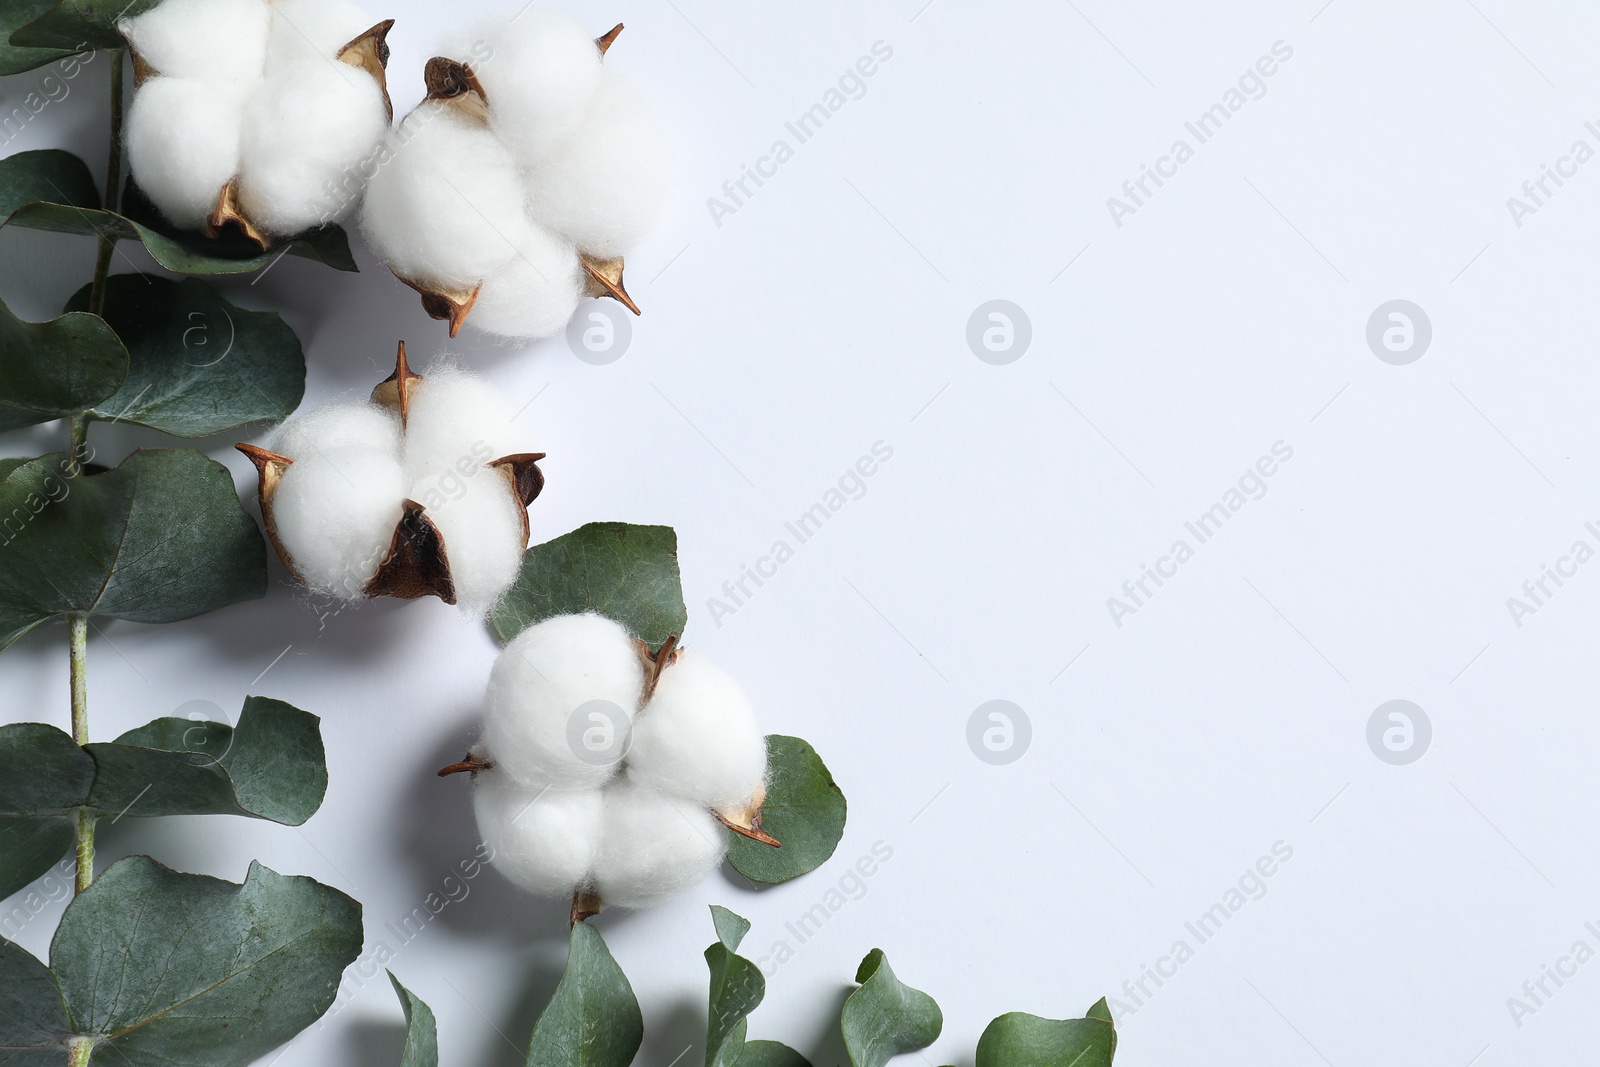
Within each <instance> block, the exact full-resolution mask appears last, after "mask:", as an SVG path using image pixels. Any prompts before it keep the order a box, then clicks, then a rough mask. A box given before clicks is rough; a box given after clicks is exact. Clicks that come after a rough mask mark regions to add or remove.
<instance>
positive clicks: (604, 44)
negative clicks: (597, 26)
mask: <svg viewBox="0 0 1600 1067" xmlns="http://www.w3.org/2000/svg"><path fill="white" fill-rule="evenodd" d="M620 36H622V23H620V22H619V23H617V24H616V25H615V26H613V27H611V28H610V29H609V30H607V31H606V32H605V33H603V34H601V35H600V36H599V37H596V38H595V39H594V43H595V47H597V48H599V49H600V54H601V55H605V54H606V52H608V51H609V50H610V49H611V44H612V42H613V41H615V40H616V39H617V38H618V37H620Z"/></svg>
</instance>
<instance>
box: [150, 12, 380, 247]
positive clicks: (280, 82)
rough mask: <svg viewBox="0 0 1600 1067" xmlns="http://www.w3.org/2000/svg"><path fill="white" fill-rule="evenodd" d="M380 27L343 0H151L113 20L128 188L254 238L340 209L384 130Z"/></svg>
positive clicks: (198, 222) (200, 222)
mask: <svg viewBox="0 0 1600 1067" xmlns="http://www.w3.org/2000/svg"><path fill="white" fill-rule="evenodd" d="M390 25H392V20H390V21H388V22H380V23H378V24H377V25H375V26H374V25H372V24H371V22H370V20H369V19H368V18H367V17H366V16H365V15H363V14H362V13H361V11H360V10H358V9H357V8H355V7H353V6H351V5H350V4H349V3H346V2H345V0H164V2H162V3H160V4H158V5H157V6H155V7H153V8H151V9H150V10H148V11H146V12H144V13H142V14H139V15H135V16H133V17H131V18H126V19H123V20H122V21H121V22H119V23H118V28H119V29H120V30H121V32H122V35H123V37H124V38H125V39H126V40H127V41H128V47H129V50H130V51H131V52H132V53H133V58H134V72H135V85H136V89H135V92H134V95H133V105H132V107H131V108H130V109H129V112H128V121H127V128H126V131H125V134H124V137H125V142H126V145H127V150H128V163H129V168H130V170H131V171H132V173H133V176H134V178H135V180H136V181H138V183H139V187H140V188H141V189H143V190H144V192H145V194H146V195H147V196H149V197H150V199H151V201H152V202H153V203H154V204H155V205H156V207H158V208H160V209H161V212H162V214H164V215H165V216H167V218H168V219H169V220H171V221H172V222H173V223H174V224H175V225H177V226H179V227H181V228H183V229H189V230H201V229H203V230H206V231H207V232H210V233H216V232H217V231H219V230H220V229H222V228H223V227H224V226H230V225H231V226H235V227H237V228H238V229H240V230H241V231H243V232H244V233H245V234H246V235H247V236H249V237H251V238H253V239H254V240H256V241H257V242H258V243H260V244H261V245H263V246H265V245H266V244H267V243H268V242H269V241H270V240H271V239H272V238H274V237H283V236H288V235H291V234H296V233H300V232H301V231H303V230H307V229H310V228H312V227H315V226H320V225H323V224H326V223H330V222H334V221H337V220H338V219H340V218H342V217H344V216H345V215H346V214H348V213H349V211H350V210H351V209H352V208H353V207H354V206H355V203H356V201H357V200H358V199H359V197H360V192H361V188H362V186H363V185H364V178H363V170H364V167H363V164H364V162H365V161H367V160H368V159H369V157H370V156H371V155H372V154H373V152H374V151H375V150H376V149H377V147H378V146H379V144H380V143H381V141H382V139H383V136H384V134H385V132H387V130H388V129H389V122H390V115H391V108H390V104H389V94H388V89H387V86H386V83H385V73H384V67H385V64H386V63H387V61H388V56H389V49H388V46H387V45H386V44H385V43H384V35H385V34H387V33H388V30H389V27H390Z"/></svg>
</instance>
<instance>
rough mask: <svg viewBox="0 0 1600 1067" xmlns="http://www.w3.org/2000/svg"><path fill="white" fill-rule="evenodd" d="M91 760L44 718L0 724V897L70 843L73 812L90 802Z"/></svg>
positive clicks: (33, 876) (39, 870) (19, 886)
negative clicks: (45, 722) (47, 723)
mask: <svg viewBox="0 0 1600 1067" xmlns="http://www.w3.org/2000/svg"><path fill="white" fill-rule="evenodd" d="M93 784H94V760H93V758H91V757H90V756H89V754H88V753H87V752H85V751H84V750H83V749H81V748H79V747H78V745H77V744H76V743H75V742H74V741H73V740H72V738H71V737H69V736H68V735H67V734H66V733H65V732H63V731H61V730H58V729H57V728H56V727H54V726H47V725H45V724H44V723H36V722H28V723H17V724H14V725H11V726H0V900H4V899H5V898H6V897H9V896H10V895H11V894H13V893H15V892H17V890H19V889H22V888H23V887H24V886H26V885H29V884H30V883H32V882H33V881H34V879H36V878H38V877H39V876H40V875H42V874H44V873H45V872H46V871H48V870H49V869H50V868H51V867H53V866H55V865H56V863H57V862H59V861H60V859H61V857H62V856H64V855H66V854H67V852H68V851H69V850H71V848H72V842H73V838H74V835H75V833H76V816H75V815H74V814H73V812H74V811H75V810H76V809H77V808H79V807H81V806H82V805H84V804H86V803H88V800H89V790H90V788H91V786H93Z"/></svg>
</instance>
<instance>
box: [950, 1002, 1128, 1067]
mask: <svg viewBox="0 0 1600 1067" xmlns="http://www.w3.org/2000/svg"><path fill="white" fill-rule="evenodd" d="M1116 1051H1117V1030H1116V1027H1115V1026H1113V1025H1112V1022H1111V1012H1110V1010H1109V1009H1108V1008H1107V1007H1106V1002H1105V1001H1104V1000H1102V1001H1100V1002H1099V1003H1097V1004H1096V1005H1095V1006H1094V1007H1092V1008H1090V1009H1089V1014H1088V1018H1084V1019H1041V1018H1040V1017H1039V1016H1037V1015H1027V1014H1024V1013H1023V1012H1020V1011H1014V1012H1011V1013H1009V1014H1007V1015H1002V1016H1000V1017H999V1018H998V1019H996V1020H995V1021H994V1022H992V1023H990V1024H989V1025H988V1026H987V1027H986V1028H985V1029H984V1031H983V1036H982V1037H980V1038H979V1039H978V1059H977V1065H976V1067H1111V1059H1112V1057H1113V1056H1115V1055H1116Z"/></svg>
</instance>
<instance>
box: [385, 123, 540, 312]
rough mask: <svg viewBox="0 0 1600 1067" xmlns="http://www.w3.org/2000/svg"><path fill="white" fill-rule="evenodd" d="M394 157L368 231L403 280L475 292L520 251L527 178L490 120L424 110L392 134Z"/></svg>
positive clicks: (386, 167)
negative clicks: (523, 182)
mask: <svg viewBox="0 0 1600 1067" xmlns="http://www.w3.org/2000/svg"><path fill="white" fill-rule="evenodd" d="M389 157H390V158H388V159H387V161H386V162H385V163H384V164H383V165H382V166H380V167H379V168H377V172H376V173H375V174H374V175H373V176H372V180H371V181H370V182H368V184H367V195H366V200H365V201H364V202H363V203H362V207H361V229H362V232H364V233H365V234H366V236H367V241H368V243H370V244H371V245H372V247H373V248H374V249H375V250H376V251H377V253H378V254H379V255H380V256H382V257H383V259H384V261H385V262H386V263H388V264H389V267H390V269H392V270H393V271H394V272H395V273H396V274H398V275H400V276H401V277H402V278H405V279H407V280H408V281H412V282H417V283H419V284H424V285H432V286H435V287H437V288H441V289H471V288H473V287H475V286H476V285H477V284H478V283H479V282H481V281H483V279H484V278H486V277H488V276H489V275H490V274H492V273H493V272H494V271H495V270H496V269H497V268H499V267H500V265H501V264H503V263H505V262H506V260H508V259H510V258H511V257H512V256H513V255H514V254H515V253H516V249H517V246H518V245H519V244H520V243H521V242H522V240H523V237H524V232H523V231H524V228H525V227H526V222H525V220H524V216H523V207H522V203H523V185H522V177H521V175H520V174H519V173H518V171H517V165H516V161H515V160H514V159H512V158H511V153H510V152H508V151H507V150H506V147H505V145H503V144H501V143H500V141H499V140H498V139H497V138H496V137H495V136H494V134H492V133H490V132H489V128H488V127H487V126H485V125H484V124H483V123H482V122H480V121H479V120H477V119H475V118H472V117H471V116H469V115H463V114H461V112H460V111H458V110H457V109H455V108H453V107H450V106H449V105H448V104H445V103H443V102H440V101H434V102H432V103H424V104H422V105H421V106H419V107H418V108H417V109H416V110H415V111H413V112H412V113H411V114H409V115H407V116H406V118H405V121H404V122H402V123H401V124H400V128H399V130H397V131H396V132H395V133H394V134H392V135H391V136H390V139H389Z"/></svg>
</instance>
